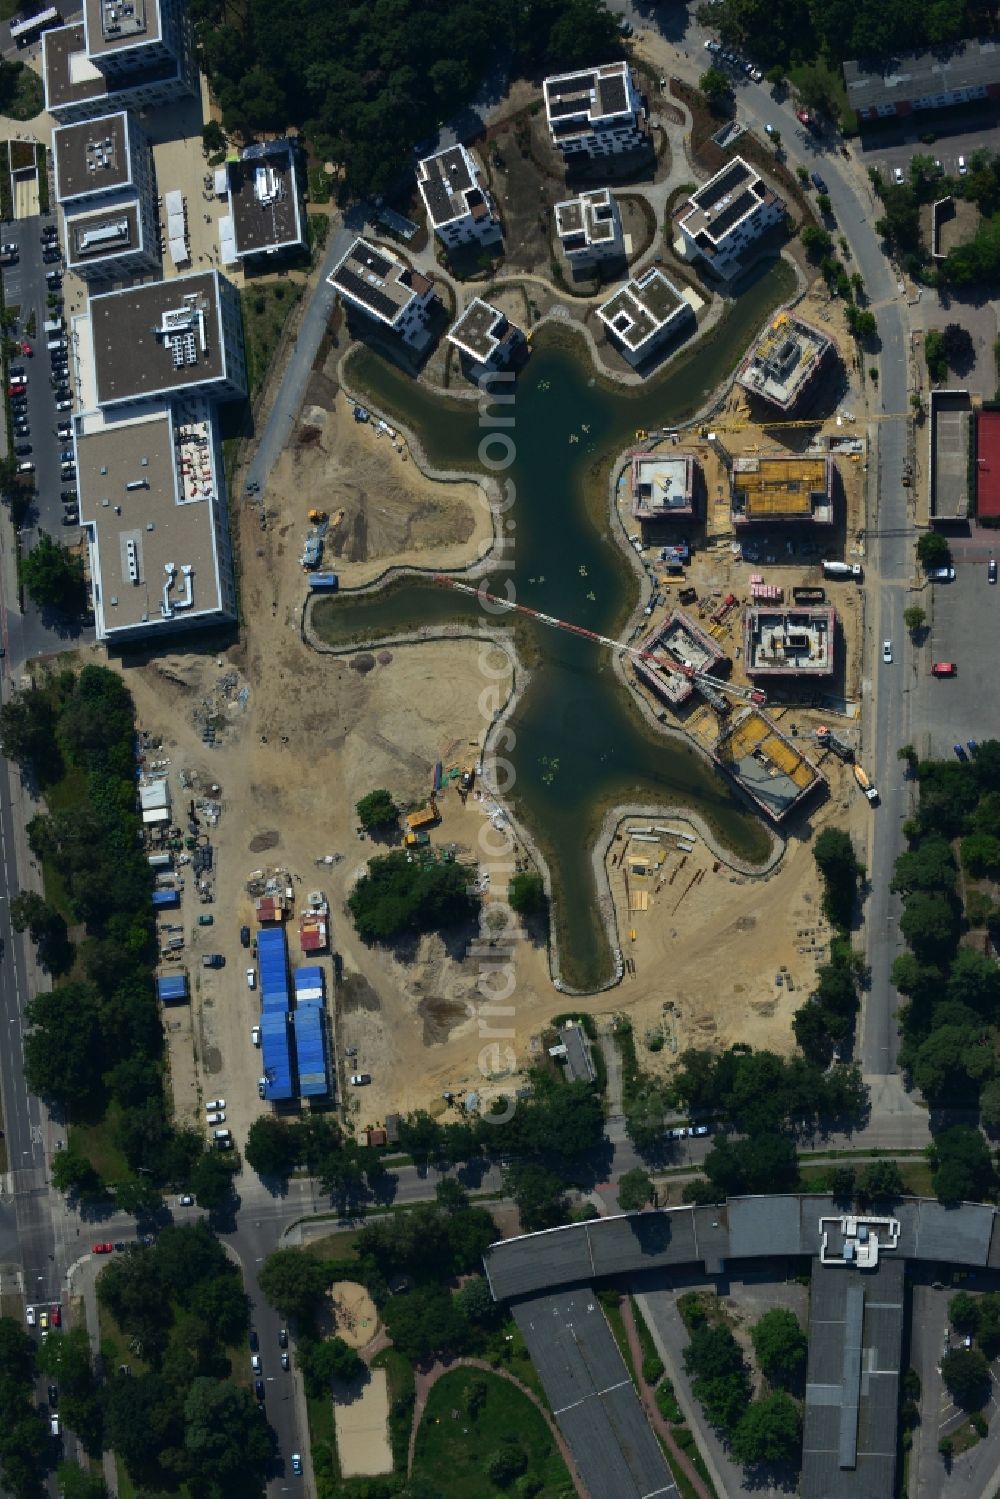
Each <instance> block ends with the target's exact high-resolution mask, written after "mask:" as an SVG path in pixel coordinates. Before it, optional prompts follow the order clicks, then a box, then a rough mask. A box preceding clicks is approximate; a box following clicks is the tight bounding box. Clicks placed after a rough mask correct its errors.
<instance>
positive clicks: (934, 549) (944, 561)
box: [917, 531, 951, 568]
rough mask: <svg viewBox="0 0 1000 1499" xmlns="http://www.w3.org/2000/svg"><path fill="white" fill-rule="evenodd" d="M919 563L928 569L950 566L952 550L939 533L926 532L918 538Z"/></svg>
mask: <svg viewBox="0 0 1000 1499" xmlns="http://www.w3.org/2000/svg"><path fill="white" fill-rule="evenodd" d="M917 561H918V562H919V563H921V564H922V565H923V566H924V567H926V568H933V567H947V566H949V564H950V562H951V548H950V547H949V545H948V543H947V541H946V540H945V538H944V537H943V536H942V535H941V533H940V532H939V531H924V532H923V533H922V534H921V535H920V536H918V538H917Z"/></svg>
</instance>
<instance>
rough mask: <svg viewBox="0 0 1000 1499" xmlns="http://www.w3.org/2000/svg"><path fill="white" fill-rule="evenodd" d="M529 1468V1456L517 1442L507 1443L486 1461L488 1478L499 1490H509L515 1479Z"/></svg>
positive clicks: (492, 1453)
mask: <svg viewBox="0 0 1000 1499" xmlns="http://www.w3.org/2000/svg"><path fill="white" fill-rule="evenodd" d="M527 1468H528V1456H527V1453H526V1452H525V1450H524V1448H523V1447H521V1446H520V1445H519V1444H518V1443H517V1442H516V1441H513V1440H508V1441H505V1442H504V1443H503V1444H502V1445H501V1446H500V1447H497V1448H496V1449H495V1450H494V1451H493V1452H491V1453H490V1454H489V1456H488V1457H487V1459H486V1477H487V1478H488V1479H489V1480H490V1483H493V1484H496V1486H497V1488H498V1489H509V1488H510V1486H511V1484H512V1483H513V1482H514V1479H515V1478H519V1477H520V1476H521V1474H522V1473H525V1472H526V1471H527Z"/></svg>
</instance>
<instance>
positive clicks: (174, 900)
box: [153, 890, 181, 911]
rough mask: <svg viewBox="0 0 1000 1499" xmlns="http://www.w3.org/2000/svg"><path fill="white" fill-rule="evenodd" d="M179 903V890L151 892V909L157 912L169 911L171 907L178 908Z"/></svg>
mask: <svg viewBox="0 0 1000 1499" xmlns="http://www.w3.org/2000/svg"><path fill="white" fill-rule="evenodd" d="M180 903H181V895H180V891H179V890H154V891H153V907H154V909H155V910H157V911H169V910H170V909H171V908H172V907H174V906H179V905H180Z"/></svg>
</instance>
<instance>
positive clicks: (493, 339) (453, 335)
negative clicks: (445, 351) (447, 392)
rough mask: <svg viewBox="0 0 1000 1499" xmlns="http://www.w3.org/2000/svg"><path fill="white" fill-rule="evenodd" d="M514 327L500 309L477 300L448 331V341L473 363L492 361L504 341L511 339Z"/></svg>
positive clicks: (476, 298)
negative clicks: (498, 346) (507, 338)
mask: <svg viewBox="0 0 1000 1499" xmlns="http://www.w3.org/2000/svg"><path fill="white" fill-rule="evenodd" d="M511 327H512V324H510V323H509V322H508V321H507V318H506V315H505V314H504V313H502V312H501V311H500V309H499V308H498V307H494V306H492V304H491V303H489V302H484V301H483V299H482V297H473V299H472V301H471V302H470V303H469V305H468V307H467V308H466V309H465V311H464V312H463V313H462V314H461V316H460V317H459V318H457V319H456V320H455V322H454V323H452V325H451V327H450V328H449V329H448V341H449V343H453V344H455V345H456V346H457V347H458V348H460V349H463V350H464V351H465V352H466V353H467V354H470V355H471V356H472V358H473V359H489V358H490V356H491V355H492V354H493V353H494V352H495V350H496V347H497V345H498V344H499V342H500V341H501V339H503V338H505V337H507V335H508V333H509V331H510V329H511Z"/></svg>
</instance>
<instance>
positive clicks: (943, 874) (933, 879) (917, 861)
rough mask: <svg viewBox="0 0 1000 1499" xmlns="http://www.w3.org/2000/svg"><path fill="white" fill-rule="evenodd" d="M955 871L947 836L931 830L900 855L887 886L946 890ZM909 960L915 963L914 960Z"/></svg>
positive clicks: (896, 888) (905, 888)
mask: <svg viewBox="0 0 1000 1499" xmlns="http://www.w3.org/2000/svg"><path fill="white" fill-rule="evenodd" d="M956 873H957V871H956V869H955V856H954V854H953V853H952V851H951V844H950V843H949V842H948V839H947V838H942V837H941V836H940V835H939V834H937V833H931V834H930V835H929V836H928V837H926V838H921V839H920V840H919V842H918V843H915V844H914V845H913V846H912V847H911V848H909V849H907V850H906V851H905V852H904V853H901V854H900V856H899V858H898V859H897V860H896V867H895V870H894V872H893V878H892V886H891V888H892V889H893V890H894V891H895V890H900V891H903V892H904V893H906V894H909V893H910V891H912V890H931V891H939V892H940V891H944V892H949V891H952V890H954V888H955V877H956ZM912 961H914V962H916V959H913V960H912ZM938 981H939V982H940V976H938Z"/></svg>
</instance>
